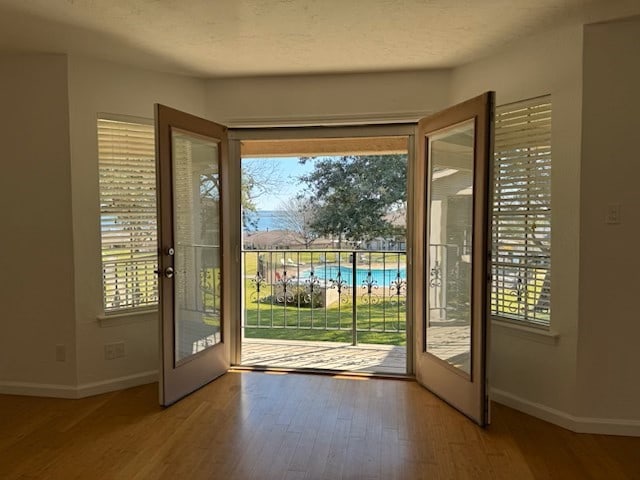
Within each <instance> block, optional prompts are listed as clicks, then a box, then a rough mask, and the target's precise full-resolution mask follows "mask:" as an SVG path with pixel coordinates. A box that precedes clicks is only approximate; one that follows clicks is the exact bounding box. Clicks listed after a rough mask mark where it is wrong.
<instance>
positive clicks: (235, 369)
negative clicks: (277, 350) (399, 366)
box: [229, 365, 415, 381]
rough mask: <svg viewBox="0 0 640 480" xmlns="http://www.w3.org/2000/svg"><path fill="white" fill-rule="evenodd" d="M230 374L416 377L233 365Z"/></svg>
mask: <svg viewBox="0 0 640 480" xmlns="http://www.w3.org/2000/svg"><path fill="white" fill-rule="evenodd" d="M229 372H265V373H271V374H274V375H285V374H288V373H294V374H307V373H308V374H311V375H328V376H332V377H349V378H355V379H363V380H364V379H369V378H374V379H386V380H409V381H415V376H413V375H408V374H400V373H384V372H381V373H378V372H356V371H348V370H331V369H322V368H283V367H270V366H267V365H232V366H231V368H229Z"/></svg>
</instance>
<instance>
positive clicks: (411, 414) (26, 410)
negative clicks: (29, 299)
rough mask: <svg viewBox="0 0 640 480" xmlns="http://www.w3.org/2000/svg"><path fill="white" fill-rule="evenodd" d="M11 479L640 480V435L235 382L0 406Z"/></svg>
mask: <svg viewBox="0 0 640 480" xmlns="http://www.w3.org/2000/svg"><path fill="white" fill-rule="evenodd" d="M0 432H1V435H0V478H2V479H7V480H8V479H22V480H26V479H42V480H45V479H62V480H71V479H91V480H94V479H95V480H97V479H126V480H132V479H189V480H192V479H193V480H197V479H221V480H226V479H232V480H236V479H237V480H244V479H260V480H270V479H283V480H298V479H330V480H336V479H378V480H393V479H412V480H413V479H425V480H426V479H466V478H479V479H485V478H487V479H494V478H495V479H508V480H514V479H516V480H519V479H532V478H538V479H562V480H566V479H607V480H610V479H640V438H625V437H613V436H599V435H587V434H575V433H572V432H569V431H567V430H564V429H561V428H559V427H556V426H553V425H550V424H548V423H545V422H543V421H541V420H537V419H535V418H532V417H530V416H527V415H524V414H522V413H519V412H516V411H514V410H511V409H509V408H507V407H503V406H500V405H495V406H494V411H493V423H492V425H491V426H490V427H489V428H487V429H484V430H483V429H481V428H479V427H477V426H475V425H474V424H473V423H472V422H471V421H470V420H468V419H467V418H465V417H463V416H462V415H460V414H459V413H457V412H456V411H454V410H453V409H452V408H450V407H449V406H447V405H446V404H445V403H443V402H442V401H440V400H439V399H437V398H436V397H435V396H433V395H431V394H430V393H429V392H427V391H426V390H424V389H423V388H421V387H420V386H419V385H417V384H416V383H415V382H413V381H406V380H383V379H371V378H351V377H349V378H341V377H335V376H324V375H302V374H273V373H260V372H230V373H228V374H226V375H224V376H223V377H221V378H219V379H218V380H216V381H214V382H212V383H211V384H209V385H207V386H205V387H204V388H202V389H200V390H199V391H197V392H195V393H194V394H192V395H190V396H189V397H187V398H185V399H183V400H182V401H180V402H178V403H177V404H175V405H174V406H172V407H170V408H167V409H163V408H161V407H159V406H158V405H157V385H155V384H151V385H145V386H142V387H137V388H132V389H129V390H124V391H120V392H113V393H108V394H104V395H99V396H95V397H90V398H85V399H81V400H63V399H47V398H35V397H20V396H9V395H0Z"/></svg>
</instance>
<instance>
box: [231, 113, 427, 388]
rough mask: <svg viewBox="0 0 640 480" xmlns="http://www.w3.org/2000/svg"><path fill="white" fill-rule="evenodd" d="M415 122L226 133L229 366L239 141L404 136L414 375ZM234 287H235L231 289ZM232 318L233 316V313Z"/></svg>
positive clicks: (235, 324) (236, 328) (237, 325)
mask: <svg viewBox="0 0 640 480" xmlns="http://www.w3.org/2000/svg"><path fill="white" fill-rule="evenodd" d="M416 126H417V121H407V122H403V123H380V124H378V123H376V124H362V125H336V126H295V127H267V126H265V127H230V128H229V130H228V132H227V133H228V138H229V165H230V170H229V174H230V175H228V177H232V182H233V184H230V185H229V190H227V191H228V192H229V194H230V195H231V197H230V201H229V202H227V206H228V208H230V209H231V211H230V212H228V213H229V216H228V217H227V218H229V219H235V222H236V223H234V224H233V225H230V226H231V227H232V228H231V229H230V230H229V232H228V234H227V239H228V240H229V241H230V243H231V245H233V248H234V251H235V256H236V261H237V262H238V263H237V266H238V267H237V270H238V271H237V272H230V273H233V274H234V275H236V277H235V278H232V279H230V282H234V283H232V288H231V290H232V293H233V295H232V298H230V301H232V302H234V303H232V304H231V305H230V306H229V309H230V310H231V311H233V312H237V315H238V318H237V319H236V318H234V319H233V321H232V322H231V329H232V330H233V331H232V332H231V333H232V345H231V364H232V366H233V365H240V362H241V358H240V357H241V348H242V347H241V345H242V313H243V312H242V295H241V292H242V275H241V274H240V270H241V269H240V257H241V251H242V248H241V246H242V225H241V222H240V218H241V212H240V207H241V201H240V194H241V168H240V167H241V161H242V159H241V142H242V141H243V140H299V139H315V138H327V139H329V138H349V137H352V138H353V137H385V136H406V137H407V156H408V157H407V161H408V165H407V248H406V252H407V300H406V305H407V313H406V336H407V359H406V360H407V365H406V374H407V375H408V376H413V375H414V357H415V355H414V343H415V342H413V341H412V339H413V336H414V334H415V330H414V319H415V315H414V311H413V306H414V300H413V289H412V288H411V285H413V284H414V283H413V282H414V278H415V277H414V265H417V266H418V268H420V264H418V263H415V262H414V255H415V251H416V250H417V249H416V248H414V246H413V243H412V242H413V238H414V231H413V229H414V226H413V222H411V221H409V219H411V218H413V209H414V205H415V201H414V199H415V197H414V188H415V185H414V183H415V182H414V181H413V178H414V177H413V172H414V171H415V169H416V166H415V162H416V154H415V153H416V151H415V134H416ZM234 287H235V288H234ZM234 317H235V314H234Z"/></svg>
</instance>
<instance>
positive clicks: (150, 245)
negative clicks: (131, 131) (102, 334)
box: [96, 113, 158, 323]
mask: <svg viewBox="0 0 640 480" xmlns="http://www.w3.org/2000/svg"><path fill="white" fill-rule="evenodd" d="M110 123H113V124H114V125H117V124H118V123H119V124H123V123H124V124H132V125H133V126H144V127H148V126H152V125H153V122H152V121H151V120H150V119H147V118H140V117H131V116H125V115H113V114H108V113H99V114H98V116H97V121H96V124H97V130H98V133H97V137H96V138H97V149H98V171H99V179H100V180H99V182H100V185H99V198H100V265H101V271H102V282H101V283H102V295H101V296H102V311H103V315H101V316H99V317H98V319H99V320H101V319H103V318H107V317H109V318H114V319H115V318H119V317H121V316H129V317H130V316H137V315H141V314H146V313H149V312H151V311H155V310H157V302H158V292H157V278H155V274H153V271H151V272H149V271H148V270H150V266H149V265H147V262H146V261H142V264H143V265H142V273H141V274H139V273H137V271H136V273H134V274H133V278H134V279H135V280H131V279H125V280H124V283H125V287H124V290H125V293H124V294H123V296H124V300H123V303H124V305H122V306H109V305H108V302H109V296H108V294H107V293H106V289H107V288H114V287H113V285H114V283H113V282H114V281H115V282H116V283H117V277H118V275H117V274H114V275H111V276H110V275H108V274H107V273H106V270H105V268H106V267H105V254H106V252H108V242H109V240H105V224H104V222H103V215H104V210H103V204H104V198H105V189H104V186H103V183H102V179H103V178H104V175H105V172H104V171H103V168H104V163H103V162H105V160H104V158H105V157H108V156H111V160H112V161H114V163H115V162H117V161H118V158H117V157H118V155H117V154H118V153H122V151H125V152H126V154H130V151H129V152H127V151H126V149H127V148H129V149H131V148H134V147H133V146H131V145H124V146H123V147H122V148H123V149H124V150H119V148H121V147H120V146H118V145H115V146H112V145H110V144H109V138H108V137H105V136H101V134H100V130H101V129H103V130H104V131H108V126H109V124H110ZM145 130H147V131H146V132H144V133H143V136H144V135H147V138H143V145H142V146H141V150H142V151H143V153H142V155H143V156H144V157H147V159H149V157H151V156H153V172H152V175H151V174H150V172H149V164H148V163H147V164H146V166H145V167H143V168H142V169H141V171H140V172H135V171H133V173H134V174H138V175H142V176H145V177H146V180H145V184H146V187H147V188H148V187H149V186H150V185H151V184H152V185H153V189H154V191H155V141H154V138H155V134H154V132H153V128H152V129H151V137H152V138H151V141H149V140H150V139H149V138H148V133H149V131H148V129H145ZM103 148H106V149H105V150H103ZM109 149H111V150H109ZM115 168H117V166H116V167H115ZM115 168H114V169H112V170H111V172H109V171H107V172H106V175H110V174H112V173H113V171H114V170H115ZM151 177H152V178H151ZM112 181H114V182H117V179H114V180H112ZM114 195H117V194H115V193H114ZM127 201H129V202H131V203H133V205H132V207H134V208H135V206H136V203H138V206H140V205H142V208H147V209H148V208H149V207H150V206H151V205H153V208H155V205H156V200H155V195H154V198H153V200H152V201H149V199H148V198H146V199H144V198H142V199H141V200H140V201H137V199H136V200H127V199H126V198H125V199H124V200H123V201H122V202H121V203H120V205H118V206H117V208H124V209H125V211H126V208H127ZM133 213H134V214H135V213H136V212H133ZM115 215H117V214H115ZM115 215H114V216H115ZM132 221H133V223H139V222H142V223H144V222H143V220H141V219H138V218H133V220H132ZM156 221H157V219H156V218H154V219H153V220H152V221H151V223H155V222H156ZM114 223H116V222H114ZM149 226H150V224H149V223H147V224H144V225H142V231H146V232H148V231H149ZM118 232H119V231H117V230H116V229H113V230H112V231H111V233H112V234H113V235H115V236H117V233H118ZM155 238H157V231H156V232H153V234H151V236H150V237H149V236H147V238H146V239H135V238H132V241H134V242H135V243H136V248H142V251H143V252H144V253H142V255H143V256H145V255H146V256H149V255H151V252H153V254H154V255H156V252H157V240H155ZM114 241H115V240H114V239H113V238H112V239H111V244H112V245H111V247H112V248H114V247H113V242H114ZM125 243H126V240H125ZM114 249H116V248H114ZM115 255H117V254H115ZM133 256H134V255H133V253H132V255H130V257H131V258H130V259H129V260H130V262H129V263H131V261H133V260H134V258H133ZM125 260H126V259H124V258H115V257H114V259H113V261H112V263H113V262H116V263H118V262H125ZM134 263H135V262H134ZM153 263H154V265H155V266H154V268H153V269H156V268H157V261H156V262H153ZM114 268H116V267H114ZM125 268H126V266H125ZM152 274H153V277H152ZM139 275H142V277H140V276H139ZM114 277H115V279H114ZM140 278H142V280H140ZM132 281H133V282H142V283H143V284H146V285H145V286H143V287H142V288H143V289H147V290H148V289H149V288H152V289H154V290H155V292H154V293H152V294H151V300H150V299H149V297H148V296H146V295H145V294H144V293H143V294H142V296H143V297H142V298H143V299H142V301H141V302H140V303H138V302H136V300H135V299H133V298H132V297H131V291H130V288H129V287H130V282H132ZM105 282H108V285H109V287H105ZM154 282H156V284H155V287H151V286H150V285H151V284H153V283H154ZM120 283H123V282H122V281H121V282H120ZM145 297H146V298H145ZM101 323H102V322H101Z"/></svg>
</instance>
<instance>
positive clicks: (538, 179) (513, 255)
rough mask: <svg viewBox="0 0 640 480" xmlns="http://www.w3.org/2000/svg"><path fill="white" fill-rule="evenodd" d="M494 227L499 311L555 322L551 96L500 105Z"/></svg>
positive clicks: (493, 299)
mask: <svg viewBox="0 0 640 480" xmlns="http://www.w3.org/2000/svg"><path fill="white" fill-rule="evenodd" d="M492 227H493V231H492V275H493V277H492V296H491V309H492V313H493V315H494V316H498V317H503V318H508V319H512V320H519V321H523V322H526V323H532V324H537V325H543V326H544V325H549V320H550V315H551V309H550V306H551V305H550V294H551V291H550V290H551V288H550V287H551V98H550V97H549V96H546V97H539V98H535V99H531V100H526V101H523V102H517V103H512V104H509V105H505V106H501V107H498V108H497V109H496V122H495V163H494V199H493V225H492Z"/></svg>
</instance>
